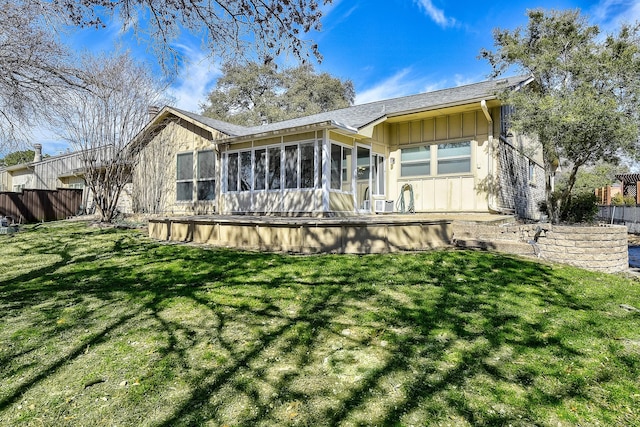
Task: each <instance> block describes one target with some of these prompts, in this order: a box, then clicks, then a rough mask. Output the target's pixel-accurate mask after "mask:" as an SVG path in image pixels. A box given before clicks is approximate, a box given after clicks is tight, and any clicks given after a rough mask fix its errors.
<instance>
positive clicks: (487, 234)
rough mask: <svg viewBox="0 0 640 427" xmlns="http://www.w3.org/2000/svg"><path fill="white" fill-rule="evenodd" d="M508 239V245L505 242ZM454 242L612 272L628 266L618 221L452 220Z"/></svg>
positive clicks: (623, 231)
mask: <svg viewBox="0 0 640 427" xmlns="http://www.w3.org/2000/svg"><path fill="white" fill-rule="evenodd" d="M507 242H511V243H512V245H511V246H509V245H505V243H507ZM454 243H455V244H456V245H457V246H460V247H480V248H486V249H495V250H498V251H500V249H501V247H513V246H514V245H513V244H518V248H519V250H518V251H512V250H507V251H502V252H511V253H514V252H515V253H519V254H523V255H534V256H538V257H540V258H543V259H547V260H550V261H555V262H560V263H564V264H569V265H573V266H576V267H580V268H584V269H587V270H592V271H602V272H606V273H616V272H621V271H626V270H627V269H628V268H629V253H628V243H627V228H626V227H625V226H622V225H604V226H580V225H552V224H525V225H515V224H512V225H502V226H496V225H480V224H471V223H454Z"/></svg>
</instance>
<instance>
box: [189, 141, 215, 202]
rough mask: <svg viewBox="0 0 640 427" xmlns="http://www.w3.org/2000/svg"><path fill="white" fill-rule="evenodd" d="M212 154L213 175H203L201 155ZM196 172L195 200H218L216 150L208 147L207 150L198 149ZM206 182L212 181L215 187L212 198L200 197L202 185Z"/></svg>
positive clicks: (196, 153)
mask: <svg viewBox="0 0 640 427" xmlns="http://www.w3.org/2000/svg"><path fill="white" fill-rule="evenodd" d="M205 154H211V156H212V159H211V161H212V164H211V168H212V171H211V175H209V176H202V175H201V164H200V155H205ZM195 157H196V162H195V164H196V174H195V182H194V184H195V200H196V201H198V202H213V201H215V200H216V151H215V150H211V149H207V150H196V152H195ZM204 183H210V185H211V186H212V189H213V195H212V197H211V198H203V199H201V198H200V185H201V184H204Z"/></svg>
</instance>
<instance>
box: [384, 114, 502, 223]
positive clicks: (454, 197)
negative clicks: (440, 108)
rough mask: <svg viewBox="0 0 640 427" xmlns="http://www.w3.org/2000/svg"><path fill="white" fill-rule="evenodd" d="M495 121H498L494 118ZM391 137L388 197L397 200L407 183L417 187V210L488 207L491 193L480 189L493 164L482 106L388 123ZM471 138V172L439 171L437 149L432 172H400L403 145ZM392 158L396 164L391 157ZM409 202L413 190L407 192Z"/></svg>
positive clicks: (431, 210) (429, 144)
mask: <svg viewBox="0 0 640 427" xmlns="http://www.w3.org/2000/svg"><path fill="white" fill-rule="evenodd" d="M494 123H495V121H494ZM386 126H387V127H388V128H389V134H390V135H391V141H390V146H389V153H388V158H387V168H386V173H387V191H386V195H385V198H386V199H387V200H393V201H397V200H398V198H399V197H400V195H401V189H402V188H403V186H404V185H405V184H410V185H411V187H412V188H413V195H414V203H415V209H416V211H417V212H477V211H487V210H488V201H487V195H486V194H485V193H483V192H482V191H480V190H479V187H480V184H481V183H483V182H485V181H486V180H487V173H488V168H489V150H488V145H489V144H488V122H487V120H486V117H485V116H484V114H483V113H482V110H480V109H478V110H475V111H468V112H462V113H456V114H450V115H443V116H437V117H429V118H425V119H422V120H413V121H410V122H399V123H392V124H389V125H386ZM460 141H471V168H470V171H469V172H468V173H463V174H452V175H437V174H436V171H435V167H436V165H437V154H436V153H437V150H436V149H435V148H434V150H432V151H431V159H432V160H431V164H432V168H431V175H430V176H419V177H402V176H400V161H401V156H400V154H401V151H400V150H401V149H402V148H404V147H412V146H420V145H427V146H432V145H437V144H442V143H446V142H460ZM390 158H392V159H393V162H394V164H393V165H392V164H391V161H389V159H390ZM404 196H405V204H406V205H408V203H409V192H408V191H407V192H405V194H404Z"/></svg>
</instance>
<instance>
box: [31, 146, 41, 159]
mask: <svg viewBox="0 0 640 427" xmlns="http://www.w3.org/2000/svg"><path fill="white" fill-rule="evenodd" d="M33 151H35V155H34V156H33V161H34V162H41V161H42V144H33Z"/></svg>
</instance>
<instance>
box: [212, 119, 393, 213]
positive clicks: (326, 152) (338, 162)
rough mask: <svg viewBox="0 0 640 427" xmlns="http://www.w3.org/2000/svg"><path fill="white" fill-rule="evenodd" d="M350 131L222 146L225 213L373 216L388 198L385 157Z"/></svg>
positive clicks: (322, 131) (319, 131)
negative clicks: (375, 204) (375, 206)
mask: <svg viewBox="0 0 640 427" xmlns="http://www.w3.org/2000/svg"><path fill="white" fill-rule="evenodd" d="M349 133H352V132H349V130H348V129H337V130H336V129H335V128H334V129H331V128H330V127H328V126H327V125H326V124H325V125H324V126H322V127H321V128H319V129H317V130H312V131H306V132H299V133H289V134H285V135H280V136H270V137H263V138H255V139H251V140H247V138H246V137H245V138H243V140H242V141H237V142H236V141H234V140H229V141H225V142H224V143H223V144H221V174H222V183H221V184H222V185H221V192H222V194H221V197H220V212H221V213H223V214H252V215H269V214H273V215H284V216H333V215H349V214H356V213H371V212H372V203H371V200H372V199H373V197H374V196H375V197H376V198H384V194H385V188H386V182H385V173H384V171H385V166H386V165H385V152H384V148H383V147H378V149H377V150H374V149H373V148H372V145H374V144H372V142H371V141H368V142H367V141H363V140H362V139H358V138H355V137H354V136H352V135H349Z"/></svg>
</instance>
